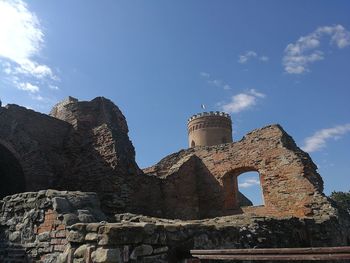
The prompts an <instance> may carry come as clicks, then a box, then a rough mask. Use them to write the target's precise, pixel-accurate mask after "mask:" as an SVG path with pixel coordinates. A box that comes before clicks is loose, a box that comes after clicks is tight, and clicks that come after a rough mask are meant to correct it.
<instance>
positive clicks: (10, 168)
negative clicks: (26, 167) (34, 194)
mask: <svg viewBox="0 0 350 263" xmlns="http://www.w3.org/2000/svg"><path fill="white" fill-rule="evenodd" d="M0 181H1V184H0V198H3V197H4V196H7V195H11V194H16V193H21V192H24V191H25V178H24V173H23V170H22V167H21V165H20V163H19V162H18V160H17V158H16V157H15V156H14V155H13V153H11V152H10V151H9V150H8V149H7V148H6V147H4V146H3V145H1V144H0Z"/></svg>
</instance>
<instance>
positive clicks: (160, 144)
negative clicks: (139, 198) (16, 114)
mask: <svg viewBox="0 0 350 263" xmlns="http://www.w3.org/2000/svg"><path fill="white" fill-rule="evenodd" d="M349 13H350V2H349V1H345V0H344V1H336V0H335V1H322V0H310V1H294V0H293V1H277V0H275V1H228V0H222V1H214V0H211V1H208V0H201V1H199V0H197V1H191V0H179V1H161V0H150V1H126V0H125V1H116V0H104V1H92V0H90V1H86V0H84V1H83V0H76V1H68V0H60V1H43V0H32V1H20V0H13V1H10V0H0V98H1V100H2V101H3V103H5V104H6V103H16V104H20V105H24V106H26V107H28V108H32V109H35V110H37V111H40V112H45V113H47V112H49V111H50V109H51V107H52V106H53V105H54V104H55V103H56V102H57V101H59V100H61V99H63V98H65V97H67V96H68V95H71V96H74V97H77V98H79V99H80V100H90V99H92V98H94V97H96V96H105V97H107V98H109V99H111V100H112V101H114V102H115V103H116V104H117V105H118V106H119V107H120V108H121V110H122V111H123V113H124V114H125V116H126V118H127V120H128V124H129V129H130V137H131V139H132V141H133V143H134V146H135V148H136V155H137V156H136V158H137V161H138V163H139V165H140V166H141V167H146V166H149V165H152V164H154V163H156V162H157V161H158V160H160V159H161V158H162V157H164V156H165V155H167V154H170V153H172V152H175V151H178V150H180V149H183V148H186V147H187V133H186V121H187V118H188V117H189V116H191V115H192V114H194V113H197V112H199V111H201V108H200V105H201V104H205V105H206V107H207V109H208V110H225V111H227V112H229V113H230V114H231V116H232V120H233V129H234V134H233V137H234V140H239V139H241V138H242V136H243V135H244V134H245V133H247V132H249V131H251V130H253V129H255V128H259V127H262V126H265V125H268V124H271V123H280V124H281V125H282V126H283V127H284V129H285V130H286V131H287V132H288V133H289V134H291V135H292V136H293V138H294V139H295V141H296V142H297V144H298V145H299V146H300V147H302V148H303V149H305V150H306V151H308V152H309V153H310V155H311V156H312V158H313V160H314V161H315V163H316V164H317V165H318V166H319V172H320V174H321V175H322V177H323V179H324V181H325V192H326V194H329V193H330V192H331V191H332V190H342V191H347V190H349V189H350V184H349V176H350V154H349V146H350V118H349V113H350V104H349V98H350V87H349V84H350V74H349V73H350V71H349V69H350V32H349V31H350V16H349ZM242 178H243V177H242ZM254 178H255V177H254V176H253V175H247V176H246V179H245V180H243V181H242V180H241V181H242V182H241V186H242V187H241V189H242V190H245V189H244V187H245V188H246V189H249V190H252V189H257V185H256V184H255V183H254ZM255 181H256V180H255ZM247 182H250V184H249V183H247ZM246 183H247V184H246ZM255 196H256V194H253V197H251V198H253V199H254V198H255ZM257 202H258V201H257Z"/></svg>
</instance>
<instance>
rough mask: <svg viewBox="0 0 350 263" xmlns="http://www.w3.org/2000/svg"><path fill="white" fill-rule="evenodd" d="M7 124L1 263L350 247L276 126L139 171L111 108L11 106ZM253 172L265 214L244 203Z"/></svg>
mask: <svg viewBox="0 0 350 263" xmlns="http://www.w3.org/2000/svg"><path fill="white" fill-rule="evenodd" d="M0 123H1V125H0V157H1V160H0V180H1V185H0V262H5V263H10V262H13V263H17V262H18V263H27V262H35V263H39V262H40V263H54V262H58V263H59V262H61V263H82V262H88V263H108V262H187V263H188V262H196V263H198V261H197V260H196V259H193V258H191V256H190V254H189V250H190V249H193V248H197V249H205V248H252V247H307V246H341V245H350V218H349V215H348V214H342V213H341V211H340V212H339V211H338V209H337V208H336V207H335V205H334V204H333V203H332V202H331V201H330V200H329V199H328V198H327V197H326V196H325V195H324V194H323V181H322V178H321V177H320V175H319V174H318V173H317V171H316V166H315V164H314V163H313V162H312V160H311V159H310V156H309V155H308V154H307V153H305V152H303V151H302V150H301V149H299V148H298V147H297V145H296V144H295V142H294V141H293V139H292V138H291V137H290V136H289V135H288V134H287V133H286V132H285V131H284V130H283V129H282V128H281V127H280V126H279V125H270V126H266V127H264V128H261V129H257V130H254V131H252V132H250V133H248V134H247V135H246V136H245V137H244V138H243V139H242V140H240V141H238V142H234V143H227V144H221V145H216V146H203V147H193V148H190V149H187V150H182V151H179V152H177V153H174V154H171V155H169V156H167V157H165V158H164V159H162V160H161V161H160V162H159V163H158V164H156V165H154V166H152V167H150V168H146V169H144V170H141V169H140V168H139V167H138V165H137V164H136V162H135V151H134V147H133V145H132V143H131V141H130V140H129V137H128V127H127V123H126V120H125V118H124V116H123V114H122V113H121V111H120V110H119V108H118V107H117V106H115V105H114V104H113V103H112V102H111V101H109V100H107V99H105V98H102V97H98V98H96V99H93V100H92V101H88V102H87V101H78V100H77V99H74V98H68V99H67V100H66V101H64V102H63V103H60V104H58V105H57V106H56V107H54V109H53V110H52V112H51V116H48V115H44V114H40V113H37V112H34V111H32V110H28V109H25V108H23V107H20V106H17V105H8V106H7V107H5V108H4V107H0ZM248 171H257V172H258V173H259V175H260V181H261V186H262V191H263V195H264V206H258V207H254V206H252V203H251V202H250V201H249V200H248V199H247V198H246V197H245V196H244V195H242V194H241V193H240V192H239V189H238V183H237V178H238V177H239V176H240V175H241V174H242V173H244V172H248ZM50 188H54V189H57V190H45V189H50ZM58 190H61V191H58ZM67 190H69V191H67ZM24 191H36V192H24ZM72 191H74V192H72ZM79 191H84V192H79ZM23 192H24V193H23ZM11 194H14V195H11ZM4 196H5V197H4ZM3 197H4V198H3ZM1 198H3V199H2V200H1ZM131 213H132V214H131ZM161 218H163V219H161ZM165 218H168V219H165ZM184 220H187V221H184ZM107 222H109V223H107Z"/></svg>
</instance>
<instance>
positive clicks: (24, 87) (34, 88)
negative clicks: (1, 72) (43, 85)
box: [17, 82, 40, 93]
mask: <svg viewBox="0 0 350 263" xmlns="http://www.w3.org/2000/svg"><path fill="white" fill-rule="evenodd" d="M17 88H18V89H20V90H24V91H28V92H30V93H37V92H39V91H40V89H39V87H38V86H35V85H32V84H30V83H29V82H26V83H18V85H17Z"/></svg>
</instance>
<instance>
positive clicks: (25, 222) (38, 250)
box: [0, 190, 106, 263]
mask: <svg viewBox="0 0 350 263" xmlns="http://www.w3.org/2000/svg"><path fill="white" fill-rule="evenodd" d="M103 220H106V217H105V215H104V214H103V213H102V212H101V210H100V206H99V201H98V199H97V196H96V194H95V193H82V192H67V191H62V192H60V191H54V190H46V191H44V190H43V191H39V192H27V193H21V194H16V195H12V196H7V197H5V198H4V199H3V200H0V262H23V263H24V262H47V263H48V262H57V261H56V259H57V257H58V255H59V254H61V253H62V252H63V251H64V250H65V249H66V245H67V244H68V241H67V235H68V232H69V230H68V226H70V225H73V224H75V223H90V222H100V221H103Z"/></svg>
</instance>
